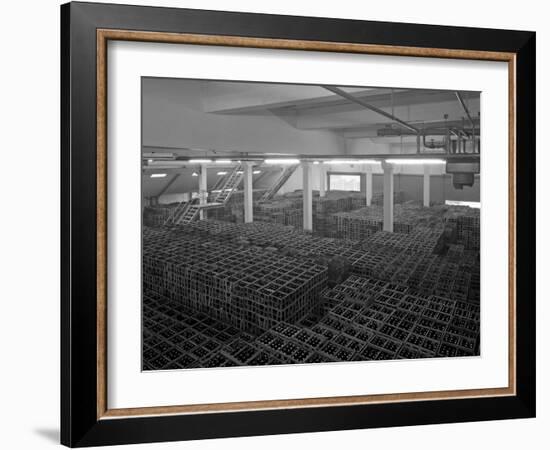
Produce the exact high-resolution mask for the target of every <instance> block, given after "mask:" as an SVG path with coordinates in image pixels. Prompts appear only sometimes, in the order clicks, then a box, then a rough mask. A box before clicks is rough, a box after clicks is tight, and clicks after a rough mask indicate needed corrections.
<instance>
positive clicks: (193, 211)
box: [177, 205, 201, 224]
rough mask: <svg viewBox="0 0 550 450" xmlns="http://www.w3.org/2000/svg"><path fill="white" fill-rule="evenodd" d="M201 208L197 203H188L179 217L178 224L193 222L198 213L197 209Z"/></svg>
mask: <svg viewBox="0 0 550 450" xmlns="http://www.w3.org/2000/svg"><path fill="white" fill-rule="evenodd" d="M200 210H201V207H200V206H199V205H189V206H188V207H187V208H186V209H185V211H184V212H183V214H181V216H180V217H179V221H178V222H177V223H178V224H180V223H190V222H193V220H195V219H196V218H197V216H198V215H199V211H200Z"/></svg>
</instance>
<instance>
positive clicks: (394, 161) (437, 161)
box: [386, 159, 445, 165]
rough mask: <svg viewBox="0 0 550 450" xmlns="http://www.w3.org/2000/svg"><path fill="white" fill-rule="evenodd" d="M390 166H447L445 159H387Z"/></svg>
mask: <svg viewBox="0 0 550 450" xmlns="http://www.w3.org/2000/svg"><path fill="white" fill-rule="evenodd" d="M386 162H387V163H388V164H417V165H418V164H434V165H435V164H445V160H444V159H386Z"/></svg>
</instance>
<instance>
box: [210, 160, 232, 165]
mask: <svg viewBox="0 0 550 450" xmlns="http://www.w3.org/2000/svg"><path fill="white" fill-rule="evenodd" d="M214 162H215V163H216V164H231V163H232V161H231V160H229V159H216V161H214Z"/></svg>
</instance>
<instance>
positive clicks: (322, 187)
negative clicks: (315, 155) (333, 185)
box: [318, 163, 327, 197]
mask: <svg viewBox="0 0 550 450" xmlns="http://www.w3.org/2000/svg"><path fill="white" fill-rule="evenodd" d="M318 167H319V197H324V196H325V195H326V194H327V192H326V184H327V172H326V171H325V168H324V167H323V164H322V163H321V164H319V165H318Z"/></svg>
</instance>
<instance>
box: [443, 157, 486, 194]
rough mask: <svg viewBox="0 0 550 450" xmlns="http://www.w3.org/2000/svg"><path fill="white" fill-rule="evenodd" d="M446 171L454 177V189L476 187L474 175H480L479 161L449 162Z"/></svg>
mask: <svg viewBox="0 0 550 450" xmlns="http://www.w3.org/2000/svg"><path fill="white" fill-rule="evenodd" d="M445 171H446V172H447V173H448V174H451V175H452V176H453V187H454V188H455V189H463V188H464V186H468V187H472V186H473V185H474V175H475V174H478V173H479V160H474V159H472V160H467V159H466V160H465V159H462V160H460V161H449V160H448V161H447V164H446V168H445Z"/></svg>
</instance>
